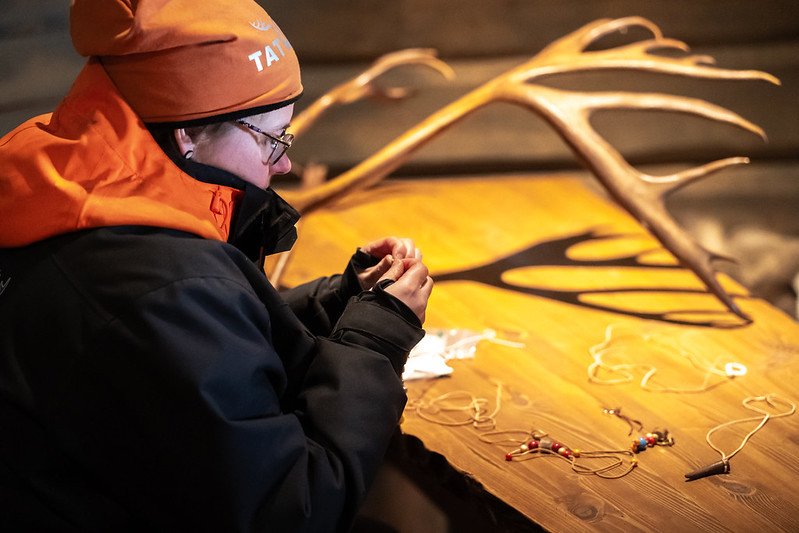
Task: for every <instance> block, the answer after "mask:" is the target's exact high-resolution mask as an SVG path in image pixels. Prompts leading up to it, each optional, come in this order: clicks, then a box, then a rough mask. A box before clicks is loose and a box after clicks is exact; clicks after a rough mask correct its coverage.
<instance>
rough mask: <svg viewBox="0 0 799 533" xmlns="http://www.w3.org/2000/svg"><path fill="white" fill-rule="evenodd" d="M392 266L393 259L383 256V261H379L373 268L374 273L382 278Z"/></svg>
mask: <svg viewBox="0 0 799 533" xmlns="http://www.w3.org/2000/svg"><path fill="white" fill-rule="evenodd" d="M392 264H394V258H393V257H391V256H390V255H386V256H383V259H381V260H380V262H379V263H377V264H376V265H375V266H374V269H375V273H376V274H377V275H379V276H382V275H383V274H385V273H386V272H387V271H388V269H389V268H391V265H392Z"/></svg>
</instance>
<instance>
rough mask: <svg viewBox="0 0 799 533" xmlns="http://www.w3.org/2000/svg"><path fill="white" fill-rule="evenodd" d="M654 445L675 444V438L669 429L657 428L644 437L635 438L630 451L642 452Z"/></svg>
mask: <svg viewBox="0 0 799 533" xmlns="http://www.w3.org/2000/svg"><path fill="white" fill-rule="evenodd" d="M653 446H674V438H673V437H672V436H671V435H670V434H669V430H668V429H655V430H653V431H652V432H650V433H647V434H646V435H644V436H643V437H638V438H637V439H633V443H632V445H631V446H630V451H632V452H633V453H641V452H644V451H646V449H647V448H652V447H653Z"/></svg>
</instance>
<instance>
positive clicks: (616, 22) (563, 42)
mask: <svg viewBox="0 0 799 533" xmlns="http://www.w3.org/2000/svg"><path fill="white" fill-rule="evenodd" d="M636 26H638V27H641V28H645V29H647V30H649V31H650V32H651V33H652V36H653V37H654V38H655V39H659V38H661V37H663V34H662V33H661V31H660V28H658V27H657V25H655V24H654V23H653V22H651V21H649V20H647V19H645V18H643V17H624V18H619V19H599V20H595V21H593V22H589V23H588V24H586V25H585V26H583V27H581V28H578V29H577V30H575V31H573V32H571V33H570V34H568V35H565V36H563V37H561V38H560V39H558V40H557V41H554V42H553V43H551V44H550V45H549V46H547V47H545V48H544V49H543V50H541V52H539V53H538V54H537V55H536V56H535V59H538V58H543V57H545V56H548V55H550V54H555V55H560V54H563V53H566V54H570V55H572V54H575V53H580V52H583V51H584V50H585V49H586V48H587V47H588V46H590V45H591V44H592V43H594V42H596V41H598V40H599V39H601V38H602V37H604V36H606V35H610V34H611V33H616V32H618V31H627V29H628V28H633V27H636Z"/></svg>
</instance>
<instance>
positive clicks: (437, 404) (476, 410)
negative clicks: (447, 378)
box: [408, 382, 502, 429]
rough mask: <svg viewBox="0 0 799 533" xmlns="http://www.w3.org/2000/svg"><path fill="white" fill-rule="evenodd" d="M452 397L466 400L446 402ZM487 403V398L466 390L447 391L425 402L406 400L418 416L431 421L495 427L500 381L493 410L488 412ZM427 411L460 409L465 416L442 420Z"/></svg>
mask: <svg viewBox="0 0 799 533" xmlns="http://www.w3.org/2000/svg"><path fill="white" fill-rule="evenodd" d="M454 398H463V399H466V400H467V401H466V403H465V404H460V405H452V404H448V403H447V402H448V401H451V400H452V399H454ZM487 405H488V399H486V398H480V397H477V396H474V395H473V394H471V393H469V392H466V391H453V392H447V393H445V394H442V395H440V396H437V397H435V398H433V399H432V400H430V401H427V402H425V401H424V400H421V399H420V400H411V401H409V402H408V408H409V409H412V410H414V411H415V412H416V414H417V415H418V416H419V418H422V419H423V420H427V421H428V422H433V423H435V424H440V425H442V426H466V425H469V424H471V425H472V426H473V427H474V428H476V429H494V428H495V427H496V416H497V414H498V413H499V411H500V409H501V408H502V383H501V382H497V392H496V396H495V400H494V410H493V411H492V412H491V413H488V409H487V407H486V406H487ZM429 411H432V412H433V413H434V414H435V413H439V412H441V411H444V412H455V411H461V412H463V413H464V414H465V415H466V418H465V419H463V420H458V421H455V420H442V419H441V418H436V417H434V416H432V415H431V414H430V413H429Z"/></svg>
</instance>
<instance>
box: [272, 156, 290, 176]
mask: <svg viewBox="0 0 799 533" xmlns="http://www.w3.org/2000/svg"><path fill="white" fill-rule="evenodd" d="M289 171H291V159H289V156H288V154H283V157H281V158H280V159H278V160H277V161H275V163H274V164H273V165H272V174H288V173H289Z"/></svg>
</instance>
